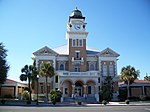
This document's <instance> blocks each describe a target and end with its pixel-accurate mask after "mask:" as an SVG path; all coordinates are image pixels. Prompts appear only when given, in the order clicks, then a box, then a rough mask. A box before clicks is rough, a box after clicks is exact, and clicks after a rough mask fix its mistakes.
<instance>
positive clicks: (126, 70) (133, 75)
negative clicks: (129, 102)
mask: <svg viewBox="0 0 150 112" xmlns="http://www.w3.org/2000/svg"><path fill="white" fill-rule="evenodd" d="M139 74H140V72H139V70H135V68H134V67H131V66H130V65H128V66H126V67H123V68H122V69H121V75H120V80H121V81H125V82H126V83H127V85H128V86H127V91H128V95H127V98H129V97H130V94H129V93H130V92H129V87H130V84H131V82H133V81H134V80H135V79H137V77H138V76H139Z"/></svg>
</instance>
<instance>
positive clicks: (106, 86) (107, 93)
mask: <svg viewBox="0 0 150 112" xmlns="http://www.w3.org/2000/svg"><path fill="white" fill-rule="evenodd" d="M111 86H112V77H111V76H107V77H106V78H105V80H104V83H103V86H102V93H101V95H102V100H106V101H110V100H111V97H112V87H111Z"/></svg>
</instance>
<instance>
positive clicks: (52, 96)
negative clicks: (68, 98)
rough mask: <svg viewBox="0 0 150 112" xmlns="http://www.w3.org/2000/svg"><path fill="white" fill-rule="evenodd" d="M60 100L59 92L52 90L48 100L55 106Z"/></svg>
mask: <svg viewBox="0 0 150 112" xmlns="http://www.w3.org/2000/svg"><path fill="white" fill-rule="evenodd" d="M60 98H61V92H60V91H59V90H52V91H51V92H50V100H51V102H52V103H53V104H54V105H55V103H56V102H58V101H59V100H60Z"/></svg>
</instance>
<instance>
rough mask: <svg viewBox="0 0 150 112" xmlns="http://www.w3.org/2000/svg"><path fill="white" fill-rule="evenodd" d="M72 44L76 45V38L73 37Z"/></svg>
mask: <svg viewBox="0 0 150 112" xmlns="http://www.w3.org/2000/svg"><path fill="white" fill-rule="evenodd" d="M72 46H73V47H74V46H76V40H75V39H72Z"/></svg>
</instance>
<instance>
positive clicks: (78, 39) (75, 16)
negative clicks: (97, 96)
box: [66, 8, 88, 72]
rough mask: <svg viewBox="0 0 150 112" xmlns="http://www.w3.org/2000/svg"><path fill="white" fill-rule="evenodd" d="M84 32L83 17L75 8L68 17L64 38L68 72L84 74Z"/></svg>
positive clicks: (85, 35)
mask: <svg viewBox="0 0 150 112" xmlns="http://www.w3.org/2000/svg"><path fill="white" fill-rule="evenodd" d="M87 35H88V32H86V23H85V17H83V16H82V13H81V11H80V10H78V9H77V8H76V9H74V10H73V11H72V13H71V15H70V16H69V21H68V23H67V33H66V38H67V40H68V50H69V51H68V52H69V71H71V72H85V71H86V70H87V69H86V37H87Z"/></svg>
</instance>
